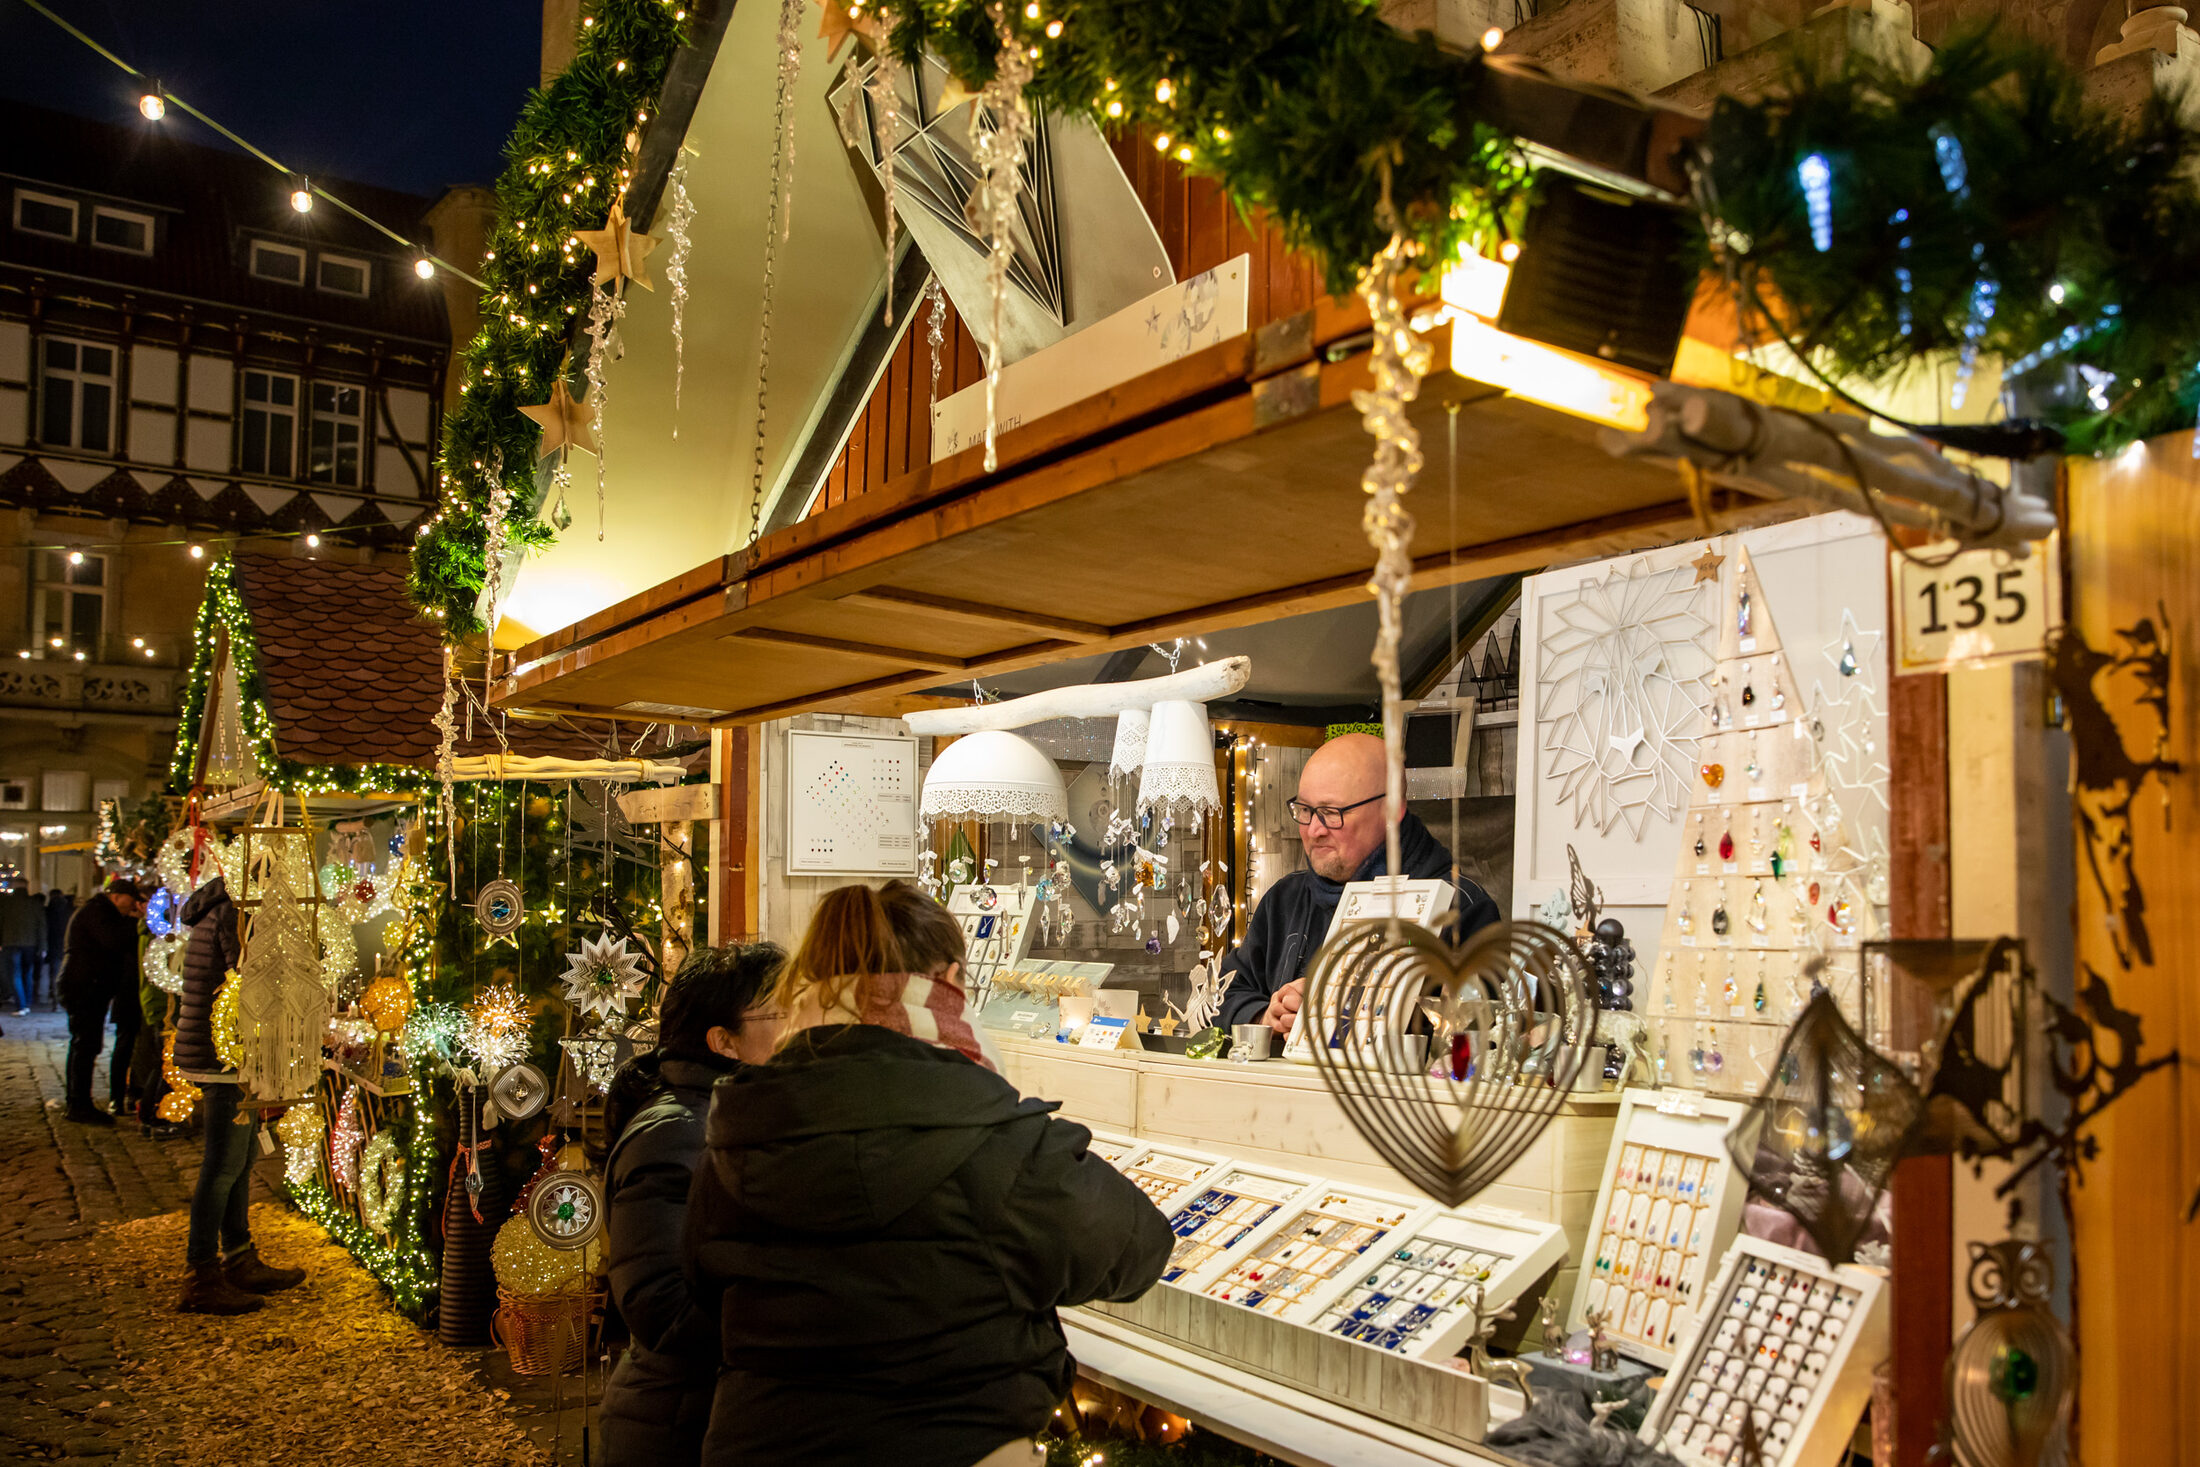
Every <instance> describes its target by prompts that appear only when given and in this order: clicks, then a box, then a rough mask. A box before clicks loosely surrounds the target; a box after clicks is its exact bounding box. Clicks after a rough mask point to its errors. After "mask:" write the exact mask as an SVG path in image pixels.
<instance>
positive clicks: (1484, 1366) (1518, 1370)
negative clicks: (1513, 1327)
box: [1467, 1284, 1535, 1411]
mask: <svg viewBox="0 0 2200 1467" xmlns="http://www.w3.org/2000/svg"><path fill="white" fill-rule="evenodd" d="M1483 1303H1484V1295H1483V1290H1482V1286H1481V1285H1480V1284H1476V1285H1475V1286H1474V1305H1473V1308H1474V1334H1473V1335H1472V1336H1470V1337H1469V1339H1468V1341H1467V1369H1468V1370H1469V1371H1470V1372H1471V1373H1472V1374H1475V1375H1478V1376H1480V1377H1481V1378H1482V1379H1484V1380H1486V1381H1488V1382H1489V1383H1490V1384H1491V1385H1495V1384H1497V1383H1498V1382H1499V1381H1500V1380H1504V1381H1510V1382H1511V1383H1512V1387H1513V1389H1514V1390H1517V1391H1518V1392H1520V1406H1521V1409H1522V1410H1523V1411H1525V1410H1527V1409H1528V1408H1529V1407H1531V1406H1533V1405H1535V1388H1534V1387H1532V1386H1530V1385H1529V1384H1528V1374H1529V1372H1528V1362H1527V1361H1525V1360H1492V1359H1491V1358H1490V1336H1492V1335H1494V1334H1496V1333H1497V1327H1498V1325H1500V1324H1502V1323H1504V1322H1505V1321H1506V1320H1509V1319H1511V1318H1512V1317H1513V1312H1512V1310H1510V1309H1494V1310H1493V1309H1485V1308H1484V1307H1483Z"/></svg>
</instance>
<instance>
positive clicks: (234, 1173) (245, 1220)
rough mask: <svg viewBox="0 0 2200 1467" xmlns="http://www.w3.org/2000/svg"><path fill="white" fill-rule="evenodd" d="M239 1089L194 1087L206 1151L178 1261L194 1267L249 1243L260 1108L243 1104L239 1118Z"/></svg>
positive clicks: (212, 1260)
mask: <svg viewBox="0 0 2200 1467" xmlns="http://www.w3.org/2000/svg"><path fill="white" fill-rule="evenodd" d="M239 1089H240V1087H239V1086H236V1085H208V1086H206V1087H205V1088H204V1089H203V1090H201V1091H200V1092H199V1110H200V1113H201V1114H202V1115H203V1116H204V1117H205V1120H206V1151H205V1155H204V1160H203V1161H202V1163H201V1164H200V1166H199V1185H198V1190H196V1191H194V1192H193V1193H192V1194H191V1233H190V1240H189V1241H188V1242H187V1243H186V1244H185V1245H184V1253H183V1261H184V1262H185V1263H186V1264H187V1265H189V1266H191V1267H194V1268H195V1267H197V1266H198V1265H199V1264H202V1263H213V1262H215V1261H217V1260H218V1259H220V1258H221V1256H222V1255H223V1254H224V1253H229V1254H234V1253H238V1252H241V1251H242V1250H243V1249H244V1248H245V1247H247V1246H248V1245H249V1244H250V1243H251V1242H252V1212H251V1206H252V1145H253V1142H254V1141H255V1140H257V1139H258V1137H259V1134H260V1113H259V1111H258V1110H257V1109H248V1110H246V1111H245V1112H244V1117H243V1119H242V1121H241V1122H240V1120H239V1117H238V1114H237V1112H238V1109H239V1107H238V1104H237V1101H238V1099H239V1096H238V1091H239Z"/></svg>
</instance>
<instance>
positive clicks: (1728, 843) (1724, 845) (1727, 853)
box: [1719, 830, 1734, 861]
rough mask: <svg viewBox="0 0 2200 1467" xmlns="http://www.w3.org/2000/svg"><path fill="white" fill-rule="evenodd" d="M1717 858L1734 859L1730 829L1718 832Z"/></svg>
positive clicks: (1732, 836)
mask: <svg viewBox="0 0 2200 1467" xmlns="http://www.w3.org/2000/svg"><path fill="white" fill-rule="evenodd" d="M1719 859H1720V860H1722V861H1731V860H1733V859H1734V832H1733V831H1731V830H1722V831H1720V832H1719Z"/></svg>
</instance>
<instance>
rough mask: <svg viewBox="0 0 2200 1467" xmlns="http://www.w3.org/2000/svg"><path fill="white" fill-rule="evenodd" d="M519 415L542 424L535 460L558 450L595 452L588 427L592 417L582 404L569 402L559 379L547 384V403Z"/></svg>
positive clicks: (523, 409)
mask: <svg viewBox="0 0 2200 1467" xmlns="http://www.w3.org/2000/svg"><path fill="white" fill-rule="evenodd" d="M520 411H521V412H523V413H525V414H526V415H527V416H528V417H530V418H533V419H534V420H535V421H536V422H538V423H540V424H542V446H541V447H540V448H539V449H537V450H536V456H537V457H538V458H543V457H548V456H549V455H550V454H553V453H556V452H558V451H559V450H560V449H571V448H577V449H579V450H581V452H583V453H589V454H593V453H596V452H598V449H597V447H596V430H595V428H594V427H593V426H591V419H592V417H593V416H594V415H593V413H592V411H591V410H590V408H589V406H588V405H587V404H586V403H582V402H576V401H574V400H573V394H572V393H571V392H569V391H567V390H566V386H565V380H564V379H563V378H562V377H561V378H559V379H558V380H557V381H556V382H553V383H551V384H550V400H549V401H548V402H538V403H534V404H532V405H531V406H523V407H521V408H520Z"/></svg>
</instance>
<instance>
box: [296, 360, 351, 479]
mask: <svg viewBox="0 0 2200 1467" xmlns="http://www.w3.org/2000/svg"><path fill="white" fill-rule="evenodd" d="M365 405H366V389H365V388H362V387H351V386H347V385H346V384H344V383H341V382H316V383H314V384H313V433H312V438H311V440H310V442H309V444H308V447H307V453H308V457H307V459H306V477H307V478H308V479H311V480H312V481H313V482H314V483H316V484H352V485H356V484H357V483H358V482H359V437H360V429H361V425H362V421H363V419H362V412H363V409H364V408H365Z"/></svg>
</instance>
